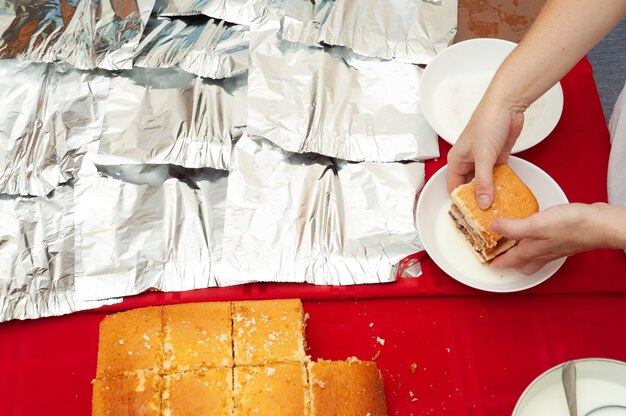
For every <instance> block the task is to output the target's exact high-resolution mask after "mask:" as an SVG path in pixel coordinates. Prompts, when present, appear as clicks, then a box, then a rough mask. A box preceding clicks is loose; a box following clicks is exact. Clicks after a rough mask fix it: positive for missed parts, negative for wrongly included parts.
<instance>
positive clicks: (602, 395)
mask: <svg viewBox="0 0 626 416" xmlns="http://www.w3.org/2000/svg"><path fill="white" fill-rule="evenodd" d="M574 362H575V363H576V401H577V404H578V415H579V416H587V415H589V416H609V415H614V416H618V415H622V416H624V415H626V363H623V362H621V361H615V360H608V359H604V358H588V359H582V360H575V361H574ZM564 365H565V363H563V364H559V365H558V366H556V367H554V368H551V369H550V370H548V371H546V372H545V373H543V374H542V375H540V376H539V377H538V378H537V379H536V380H535V381H533V382H532V383H531V384H530V385H529V386H528V387H527V388H526V390H525V391H524V393H523V394H522V395H521V397H520V399H519V401H518V402H517V405H516V406H515V410H513V416H568V415H569V412H568V410H567V401H566V399H565V390H564V389H563V384H562V382H561V370H562V368H563V366H564ZM606 406H615V407H611V408H609V407H606ZM618 406H622V407H625V408H620V407H618Z"/></svg>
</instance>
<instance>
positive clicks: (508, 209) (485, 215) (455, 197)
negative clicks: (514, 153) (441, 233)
mask: <svg viewBox="0 0 626 416" xmlns="http://www.w3.org/2000/svg"><path fill="white" fill-rule="evenodd" d="M493 186H494V198H493V203H492V204H491V206H490V207H489V208H487V209H485V210H483V209H480V208H479V207H478V202H477V201H476V187H475V184H474V181H473V180H472V181H471V182H469V183H466V184H464V185H461V186H458V187H457V188H456V189H455V190H454V191H452V193H451V194H450V199H451V201H452V205H451V207H450V212H449V214H450V217H451V218H452V220H453V221H454V224H455V225H456V227H457V230H459V232H460V233H461V234H462V235H463V237H464V238H465V239H466V240H467V241H468V242H469V244H471V246H472V247H473V248H474V251H475V252H476V255H477V256H478V259H479V260H480V261H481V262H482V263H487V262H489V261H490V260H492V259H494V258H495V257H497V256H499V255H500V254H502V253H504V252H506V251H507V250H509V249H511V248H513V247H514V246H515V245H516V244H517V241H515V240H509V239H508V238H506V237H503V236H501V235H498V234H496V233H494V232H493V231H491V230H490V229H489V224H491V222H493V221H495V220H496V219H498V218H515V219H522V218H526V217H528V216H530V215H532V214H534V213H535V212H537V211H539V204H538V203H537V199H536V198H535V195H533V193H532V191H531V190H530V189H529V188H528V187H527V186H526V184H524V182H522V180H521V179H520V178H519V177H518V176H517V175H516V174H515V172H513V170H512V169H511V168H510V167H509V166H508V165H499V166H496V167H495V168H494V169H493Z"/></svg>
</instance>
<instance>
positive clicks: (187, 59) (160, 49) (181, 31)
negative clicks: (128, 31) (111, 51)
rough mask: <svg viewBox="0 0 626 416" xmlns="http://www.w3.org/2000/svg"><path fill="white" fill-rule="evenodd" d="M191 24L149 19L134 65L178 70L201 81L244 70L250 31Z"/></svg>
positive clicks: (207, 22) (205, 22) (208, 22)
mask: <svg viewBox="0 0 626 416" xmlns="http://www.w3.org/2000/svg"><path fill="white" fill-rule="evenodd" d="M202 20H203V21H200V22H195V23H186V22H185V21H183V20H170V19H168V18H160V19H152V20H150V21H149V22H148V28H147V29H146V33H145V34H144V38H143V40H142V41H141V44H140V45H139V47H138V49H137V53H136V56H135V62H134V65H135V66H138V67H147V68H172V67H180V68H181V69H183V70H185V71H187V72H190V73H192V74H196V75H199V76H201V77H204V78H213V79H220V78H228V77H232V76H234V75H239V74H242V73H244V72H245V71H247V70H248V44H249V34H250V31H249V30H248V28H247V27H246V26H242V25H235V26H232V25H228V24H226V23H224V21H215V20H213V19H202Z"/></svg>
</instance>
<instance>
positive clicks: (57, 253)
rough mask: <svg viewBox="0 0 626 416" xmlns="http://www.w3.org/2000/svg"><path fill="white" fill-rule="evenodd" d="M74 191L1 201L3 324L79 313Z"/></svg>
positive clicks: (0, 303) (0, 301) (0, 304)
mask: <svg viewBox="0 0 626 416" xmlns="http://www.w3.org/2000/svg"><path fill="white" fill-rule="evenodd" d="M73 203H74V190H73V189H72V187H71V186H62V187H60V188H58V189H57V190H55V191H54V192H53V193H52V194H51V195H50V196H49V197H37V198H24V197H7V196H2V197H0V321H6V320H9V319H14V318H19V319H24V318H29V317H39V316H46V315H51V314H53V313H51V312H53V311H54V312H58V313H59V314H64V313H69V312H72V311H73V310H74V307H73V306H74V302H73V290H74V216H73V208H74V207H73Z"/></svg>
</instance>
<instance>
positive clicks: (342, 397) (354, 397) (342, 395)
mask: <svg viewBox="0 0 626 416" xmlns="http://www.w3.org/2000/svg"><path fill="white" fill-rule="evenodd" d="M308 372H309V386H310V397H311V413H310V416H354V415H363V416H365V415H370V416H386V415H387V405H386V402H385V392H384V389H383V380H382V377H381V375H380V371H378V368H376V364H374V363H373V362H371V361H358V360H354V359H351V360H348V361H322V360H320V361H317V362H311V363H309V365H308Z"/></svg>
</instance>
